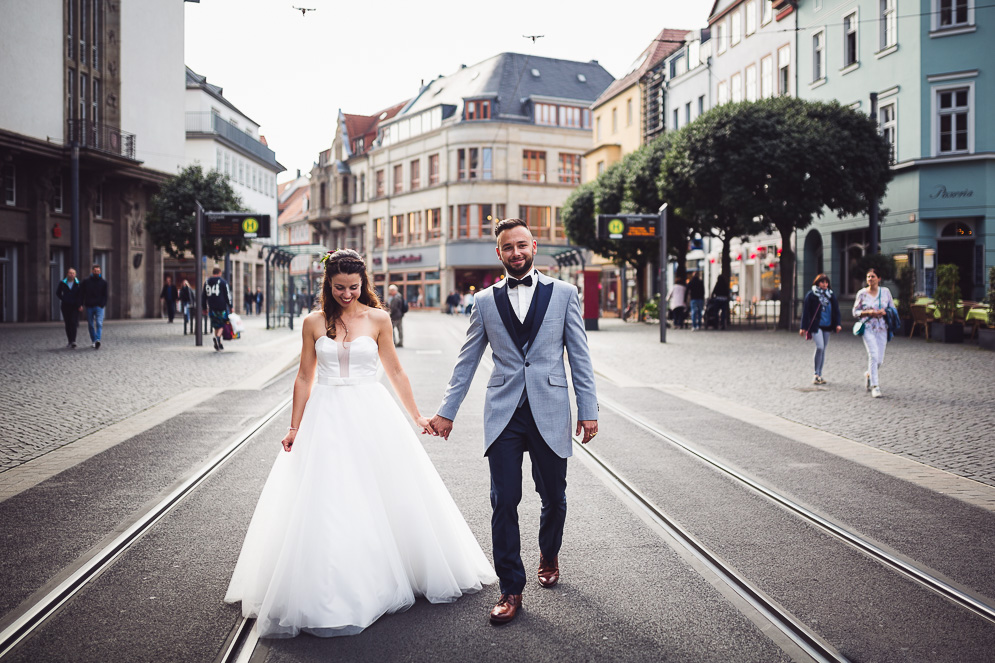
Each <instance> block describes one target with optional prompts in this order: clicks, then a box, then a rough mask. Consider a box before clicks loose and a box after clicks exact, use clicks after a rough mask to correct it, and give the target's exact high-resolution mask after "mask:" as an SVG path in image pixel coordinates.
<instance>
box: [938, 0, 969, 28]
mask: <svg viewBox="0 0 995 663" xmlns="http://www.w3.org/2000/svg"><path fill="white" fill-rule="evenodd" d="M973 24H974V2H973V1H972V0H933V29H934V30H943V29H946V28H957V27H962V26H967V25H973Z"/></svg>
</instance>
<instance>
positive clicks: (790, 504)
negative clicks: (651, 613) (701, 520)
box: [578, 397, 995, 623]
mask: <svg viewBox="0 0 995 663" xmlns="http://www.w3.org/2000/svg"><path fill="white" fill-rule="evenodd" d="M598 401H599V402H600V403H601V404H602V405H604V406H605V407H607V408H609V409H610V410H613V411H614V412H615V413H616V414H619V415H621V416H622V417H625V418H626V419H628V420H630V421H631V422H633V423H634V424H636V425H637V426H639V427H640V428H643V429H644V430H646V431H648V432H650V433H652V434H653V435H655V436H657V437H659V438H661V439H663V440H665V441H667V442H669V443H670V444H673V445H675V446H677V447H679V448H681V449H683V450H684V451H686V452H688V453H689V454H691V455H692V456H695V457H696V458H698V459H700V460H703V461H704V462H706V463H708V464H709V465H711V466H713V467H715V468H716V469H718V470H720V471H722V472H724V473H725V474H727V475H729V476H730V477H732V478H733V479H735V480H736V481H738V482H740V483H742V484H745V485H746V486H749V487H750V488H751V489H752V490H754V491H756V492H757V493H759V494H761V495H763V496H764V497H766V498H768V499H770V500H772V501H774V502H776V503H777V504H780V505H781V506H783V507H784V508H786V509H788V510H789V511H791V512H792V513H794V514H795V515H798V516H801V517H802V518H804V519H805V520H807V521H809V522H810V523H812V524H814V525H816V526H817V527H819V528H820V529H822V530H825V531H826V532H829V533H830V534H832V535H833V536H835V537H837V538H839V539H840V540H842V541H844V542H845V543H847V544H849V545H851V546H853V547H854V548H856V549H857V550H859V551H861V552H863V553H865V554H867V555H869V556H870V557H871V558H873V559H875V560H877V561H878V562H880V563H881V564H884V565H885V566H886V567H888V568H891V569H893V570H895V571H898V572H899V573H901V574H903V575H905V576H906V577H908V578H910V579H912V580H914V581H915V582H918V583H919V584H921V585H923V586H925V587H927V588H929V589H931V590H933V591H934V592H936V593H937V594H939V595H940V596H943V597H944V598H946V599H949V600H951V601H953V602H954V603H956V604H957V605H959V606H961V607H962V608H965V609H967V610H970V611H971V612H973V613H974V614H976V615H978V616H979V617H982V618H983V619H985V620H987V621H989V622H992V623H995V607H993V606H990V605H988V604H986V603H984V602H982V601H980V600H978V599H976V598H974V597H973V596H971V595H969V594H967V593H965V592H963V591H961V590H959V589H957V588H956V587H954V586H952V585H950V584H949V583H947V582H944V581H943V580H941V579H940V578H937V577H936V576H934V575H932V574H931V573H929V572H928V571H925V570H923V569H922V568H920V567H917V566H915V565H913V564H910V563H908V562H906V561H905V560H903V559H900V558H898V557H896V556H895V555H892V554H891V553H889V552H887V551H885V550H883V549H882V548H880V547H879V546H877V545H875V544H873V543H871V542H870V541H868V540H867V539H865V538H863V537H861V536H859V535H858V534H855V533H853V532H851V531H849V530H847V529H845V528H844V527H841V526H840V525H837V524H836V523H834V522H832V521H830V520H827V519H826V518H823V517H822V516H820V515H818V514H817V513H815V512H813V511H811V510H809V509H806V508H805V507H803V506H801V505H800V504H798V503H797V502H794V501H792V500H791V499H789V498H787V497H785V496H784V495H781V494H780V493H777V492H775V491H773V490H771V489H770V488H767V487H766V486H764V485H763V484H761V483H759V482H757V481H755V480H753V479H751V478H750V477H748V476H747V475H745V474H743V473H741V472H739V471H737V470H735V469H733V468H732V467H730V466H728V465H726V464H725V463H723V462H722V461H720V460H718V459H716V458H713V457H712V456H709V455H708V454H706V453H703V452H701V451H699V450H697V449H695V448H694V447H693V446H691V445H690V444H688V443H687V442H685V441H683V440H681V439H680V438H679V437H677V436H676V435H674V434H672V433H668V432H665V431H663V430H661V429H660V428H659V427H657V426H656V425H654V424H652V423H650V422H649V421H647V420H645V419H643V418H642V417H640V416H639V415H638V414H635V413H634V412H632V411H630V410H629V409H628V408H626V407H624V406H623V405H620V404H619V403H617V402H615V401H613V400H612V399H609V398H603V397H599V399H598ZM578 446H579V445H578Z"/></svg>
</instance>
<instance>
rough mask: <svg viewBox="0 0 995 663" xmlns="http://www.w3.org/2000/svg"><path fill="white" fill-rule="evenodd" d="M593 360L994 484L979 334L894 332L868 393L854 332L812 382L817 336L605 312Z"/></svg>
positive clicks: (988, 369)
mask: <svg viewBox="0 0 995 663" xmlns="http://www.w3.org/2000/svg"><path fill="white" fill-rule="evenodd" d="M588 338H589V340H590V345H591V351H592V356H593V359H594V364H595V369H596V370H597V369H603V373H604V374H605V375H606V376H608V377H612V376H624V378H625V379H627V380H632V381H635V382H640V383H644V384H647V385H654V384H667V385H685V386H687V387H691V388H693V389H697V390H700V391H707V392H711V393H713V394H716V395H719V396H722V397H724V398H728V399H730V400H733V401H735V402H738V403H741V404H743V405H747V406H750V407H752V408H755V409H757V410H761V411H763V412H768V413H770V414H775V415H778V416H780V417H784V418H786V419H789V420H792V421H796V422H798V423H802V424H805V425H808V426H812V427H814V428H818V429H820V430H824V431H827V432H830V433H834V434H836V435H839V436H842V437H845V438H848V439H851V440H854V441H857V442H862V443H864V444H867V445H869V446H872V447H876V448H878V449H882V450H885V451H889V452H892V453H895V454H899V455H901V456H905V457H907V458H911V459H913V460H916V461H918V462H921V463H924V464H926V465H930V466H932V467H935V468H937V469H942V470H946V471H948V472H951V473H953V474H957V475H959V476H962V477H967V478H970V479H974V480H976V481H979V482H981V483H985V484H987V485H990V486H995V444H993V442H995V353H991V352H987V351H984V350H980V349H978V347H977V346H976V345H975V344H973V343H965V344H963V345H943V344H939V343H928V342H926V341H925V340H924V339H922V338H919V337H917V338H913V339H909V338H905V337H896V338H895V339H894V340H892V342H891V343H889V344H888V347H887V351H886V355H885V363H884V366H883V367H882V368H881V373H880V381H881V390H882V392H883V394H884V397H883V398H881V399H872V398H870V396H869V395H868V393H867V392H866V391H865V387H864V372H865V371H866V370H867V355H866V352H865V351H864V345H863V342H862V341H861V340H860V339H859V338H857V337H855V336H853V335H852V334H851V333H849V331H848V330H847V329H845V328H844V331H843V332H842V333H839V334H835V335H833V337H832V339H831V340H830V342H829V346H828V348H827V355H826V364H825V367H824V371H823V377H824V378H825V379H826V380H827V381H828V383H829V384H828V385H826V386H823V387H816V386H815V385H812V384H811V381H812V371H813V368H812V354H813V351H814V348H813V344H812V342H811V341H808V342H806V341H804V340H802V339H801V337H799V335H798V334H797V333H796V332H793V333H788V332H774V331H759V330H757V331H753V330H736V329H733V330H726V331H716V330H710V331H699V332H692V331H690V330H674V329H668V330H667V343H665V344H661V343H660V328H659V327H658V326H656V325H646V324H641V323H623V322H621V321H619V320H617V319H606V320H601V321H600V330H599V331H592V332H589V333H588Z"/></svg>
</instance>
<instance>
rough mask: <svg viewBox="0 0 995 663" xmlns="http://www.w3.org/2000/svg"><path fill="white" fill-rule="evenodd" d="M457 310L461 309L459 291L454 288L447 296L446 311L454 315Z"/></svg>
mask: <svg viewBox="0 0 995 663" xmlns="http://www.w3.org/2000/svg"><path fill="white" fill-rule="evenodd" d="M457 311H459V293H458V292H456V291H455V290H453V291H452V292H450V293H449V296H448V297H446V313H448V314H449V315H452V314H453V313H456V312H457Z"/></svg>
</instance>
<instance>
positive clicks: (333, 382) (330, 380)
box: [315, 375, 377, 387]
mask: <svg viewBox="0 0 995 663" xmlns="http://www.w3.org/2000/svg"><path fill="white" fill-rule="evenodd" d="M315 382H316V383H317V384H321V385H325V386H326V387H344V386H346V385H352V384H375V383H376V382H377V376H375V375H362V376H358V377H348V378H337V377H332V376H322V375H319V376H318V377H317V378H316V379H315Z"/></svg>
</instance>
